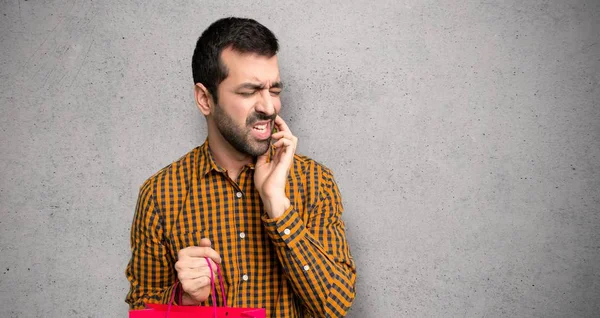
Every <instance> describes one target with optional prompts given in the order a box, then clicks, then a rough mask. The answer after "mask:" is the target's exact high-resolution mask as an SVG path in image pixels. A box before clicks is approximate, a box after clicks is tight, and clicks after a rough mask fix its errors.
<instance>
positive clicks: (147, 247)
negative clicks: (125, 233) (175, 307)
mask: <svg viewBox="0 0 600 318" xmlns="http://www.w3.org/2000/svg"><path fill="white" fill-rule="evenodd" d="M152 189H153V188H152V183H151V182H149V181H147V182H146V183H144V185H142V187H140V192H139V196H138V201H137V205H136V209H135V215H134V218H133V223H132V226H131V259H130V261H129V264H128V265H127V269H126V270H125V274H126V275H127V279H128V280H129V283H130V289H129V293H128V294H127V297H126V299H125V302H127V303H128V304H129V308H130V309H143V308H144V307H145V304H146V303H163V304H165V303H168V302H169V300H170V299H171V295H172V293H173V292H174V288H173V283H174V282H175V269H174V268H173V264H172V262H173V261H172V260H171V259H170V258H169V256H168V255H167V248H166V247H165V245H164V244H163V242H164V241H163V239H162V238H163V231H164V224H163V223H164V221H163V220H162V219H161V216H160V213H159V212H158V205H157V204H156V200H155V199H154V195H153V190H152Z"/></svg>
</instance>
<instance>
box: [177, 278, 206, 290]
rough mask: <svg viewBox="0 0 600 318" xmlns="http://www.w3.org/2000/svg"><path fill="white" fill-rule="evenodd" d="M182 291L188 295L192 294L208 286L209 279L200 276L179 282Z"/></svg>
mask: <svg viewBox="0 0 600 318" xmlns="http://www.w3.org/2000/svg"><path fill="white" fill-rule="evenodd" d="M179 281H180V282H181V287H182V288H183V291H185V292H186V293H188V294H194V293H196V292H198V291H200V290H201V289H202V288H205V287H206V286H210V277H207V276H202V277H197V278H191V279H186V280H181V279H180V280H179Z"/></svg>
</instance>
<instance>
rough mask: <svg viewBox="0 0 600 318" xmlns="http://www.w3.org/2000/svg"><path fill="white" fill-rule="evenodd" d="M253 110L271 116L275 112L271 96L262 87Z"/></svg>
mask: <svg viewBox="0 0 600 318" xmlns="http://www.w3.org/2000/svg"><path fill="white" fill-rule="evenodd" d="M255 110H256V111H257V112H259V113H263V114H265V115H267V116H271V115H273V114H274V113H275V106H274V105H273V97H272V96H271V93H270V92H269V90H266V89H264V90H262V91H261V92H260V98H259V100H258V101H257V102H256V106H255Z"/></svg>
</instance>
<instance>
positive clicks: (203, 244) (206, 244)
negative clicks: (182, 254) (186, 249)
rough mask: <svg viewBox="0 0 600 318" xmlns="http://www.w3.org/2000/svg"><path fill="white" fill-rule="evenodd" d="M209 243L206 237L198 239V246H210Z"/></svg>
mask: <svg viewBox="0 0 600 318" xmlns="http://www.w3.org/2000/svg"><path fill="white" fill-rule="evenodd" d="M211 244H212V243H211V242H210V240H209V239H207V238H203V239H201V240H200V247H210V245H211Z"/></svg>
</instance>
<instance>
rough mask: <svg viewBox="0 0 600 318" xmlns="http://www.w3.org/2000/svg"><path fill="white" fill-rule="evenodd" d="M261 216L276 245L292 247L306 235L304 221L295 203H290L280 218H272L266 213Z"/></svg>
mask: <svg viewBox="0 0 600 318" xmlns="http://www.w3.org/2000/svg"><path fill="white" fill-rule="evenodd" d="M261 218H262V220H263V224H264V225H265V228H266V229H267V234H268V235H269V237H270V238H271V241H272V242H273V244H275V245H276V246H280V247H283V246H289V247H292V246H294V245H295V244H297V242H298V241H299V240H300V239H301V238H302V236H303V235H304V229H305V227H304V222H303V221H302V218H300V216H299V215H298V212H296V209H294V206H293V205H290V207H289V208H287V210H285V212H283V214H282V215H281V216H280V217H278V218H274V219H270V218H269V216H268V215H266V214H264V215H263V216H262V217H261Z"/></svg>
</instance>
